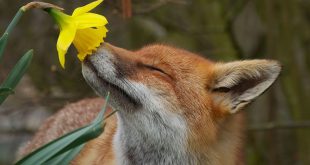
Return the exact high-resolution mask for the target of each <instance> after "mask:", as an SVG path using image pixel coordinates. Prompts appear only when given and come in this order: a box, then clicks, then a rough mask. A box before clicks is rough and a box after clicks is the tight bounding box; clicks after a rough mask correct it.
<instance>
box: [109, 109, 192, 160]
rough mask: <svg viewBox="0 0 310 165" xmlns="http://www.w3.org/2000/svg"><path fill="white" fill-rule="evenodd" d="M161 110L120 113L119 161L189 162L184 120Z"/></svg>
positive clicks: (116, 144)
mask: <svg viewBox="0 0 310 165" xmlns="http://www.w3.org/2000/svg"><path fill="white" fill-rule="evenodd" d="M161 112H162V111H161ZM161 112H160V111H158V109H157V110H154V109H153V110H151V109H148V110H145V109H140V110H136V111H135V112H133V111H131V112H130V114H128V113H129V112H124V111H121V112H118V114H117V117H118V124H117V125H118V127H117V132H116V135H115V137H114V147H115V148H114V149H115V154H116V160H117V161H118V162H117V164H125V165H128V164H180V165H182V164H189V162H190V158H189V157H190V156H189V154H188V153H187V152H186V125H185V121H183V120H182V118H180V117H179V116H177V115H176V116H173V114H161ZM167 115H168V116H169V117H168V116H167Z"/></svg>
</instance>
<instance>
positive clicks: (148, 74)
mask: <svg viewBox="0 0 310 165" xmlns="http://www.w3.org/2000/svg"><path fill="white" fill-rule="evenodd" d="M102 47H103V48H102V49H104V50H105V51H106V52H105V53H107V52H108V53H109V54H110V55H113V57H114V58H115V59H116V61H115V63H116V64H115V65H116V66H115V67H116V70H117V71H118V72H121V76H123V77H125V78H124V79H125V80H126V81H129V82H138V83H140V84H143V85H145V86H146V87H147V88H148V89H150V91H156V92H158V91H161V94H159V95H156V97H158V98H160V99H162V101H163V105H166V104H167V107H166V108H165V109H160V110H161V111H166V112H165V113H164V114H166V113H168V114H176V115H177V116H181V117H182V120H184V121H185V123H186V125H185V126H186V128H187V129H186V132H185V134H186V142H185V144H186V145H185V146H184V148H185V149H186V153H187V154H188V155H189V157H193V162H196V163H197V164H225V165H227V164H235V163H237V161H238V155H239V150H240V149H241V148H242V135H243V131H244V125H245V124H244V117H243V114H242V113H238V114H235V115H232V114H233V113H235V112H237V111H239V110H241V109H243V108H244V106H245V105H247V104H248V103H249V102H251V101H252V100H253V99H254V98H256V97H257V96H258V95H260V94H261V93H262V92H263V91H265V90H266V89H267V88H268V87H269V86H270V85H271V84H272V83H273V82H274V80H275V78H276V77H277V76H278V74H279V72H280V66H279V64H278V63H277V62H274V61H269V60H252V61H250V60H249V61H239V62H232V63H227V64H226V63H215V62H212V61H210V60H207V59H205V58H202V57H200V56H198V55H195V54H193V53H190V52H188V51H185V50H181V49H177V48H173V47H169V46H165V45H152V46H148V47H145V48H143V49H141V50H138V51H129V50H125V49H121V48H118V47H115V46H112V45H109V44H105V45H103V46H102ZM94 56H100V54H99V55H94ZM98 59H99V60H100V58H98ZM89 62H90V63H91V60H90V61H89ZM113 65H114V64H113ZM93 67H95V68H96V67H98V66H96V65H94V66H93ZM97 69H98V68H97ZM94 75H95V76H98V75H100V70H99V71H98V70H97V72H96V74H94ZM84 76H85V75H84ZM86 76H87V75H86ZM98 77H99V78H102V77H100V76H98ZM86 79H87V78H86ZM88 79H89V78H88ZM96 82H97V81H96ZM156 92H155V94H157V93H156ZM112 94H113V92H112ZM129 95H131V93H129ZM112 97H113V96H112ZM116 102H117V101H116ZM102 104H103V101H102V100H101V99H88V100H85V101H82V102H79V103H76V104H72V105H69V106H67V107H66V108H64V109H63V110H61V111H60V112H58V113H57V114H55V115H54V116H52V117H51V118H50V119H48V120H47V122H46V123H45V124H44V125H43V126H42V127H41V128H40V129H39V132H38V133H37V134H36V136H35V137H34V139H33V140H32V141H31V142H30V143H29V144H28V145H27V146H26V147H25V148H24V150H23V151H22V155H25V154H26V153H29V152H30V151H32V150H33V149H35V148H37V147H38V146H40V145H42V144H44V143H46V142H48V141H50V140H52V139H54V138H56V137H58V136H60V135H62V134H64V133H65V132H68V131H69V130H72V129H74V128H77V127H79V126H81V125H84V124H86V123H87V122H89V121H91V119H93V118H94V116H95V114H97V113H98V109H99V107H100V106H99V105H102ZM141 104H142V103H141ZM74 107H75V108H74ZM85 107H89V108H86V109H85ZM76 114H78V115H76ZM67 118H70V120H72V121H74V122H69V123H68V121H66V120H64V119H67ZM59 120H60V121H59ZM118 120H120V118H117V117H116V116H113V117H111V118H109V119H108V120H107V125H106V127H105V131H104V133H103V134H102V135H100V137H98V138H96V139H94V140H92V141H90V142H88V143H87V144H86V146H85V147H84V148H83V150H82V151H81V152H80V154H79V155H78V156H77V157H76V158H75V160H74V161H72V164H94V165H97V164H98V165H99V164H116V161H117V160H116V154H118V153H117V152H116V151H115V150H114V149H115V147H114V146H113V145H114V143H113V140H114V138H115V136H116V135H115V133H116V130H117V129H118V127H119V126H118V125H117V121H118ZM51 130H55V131H51ZM47 136H48V137H49V138H47Z"/></svg>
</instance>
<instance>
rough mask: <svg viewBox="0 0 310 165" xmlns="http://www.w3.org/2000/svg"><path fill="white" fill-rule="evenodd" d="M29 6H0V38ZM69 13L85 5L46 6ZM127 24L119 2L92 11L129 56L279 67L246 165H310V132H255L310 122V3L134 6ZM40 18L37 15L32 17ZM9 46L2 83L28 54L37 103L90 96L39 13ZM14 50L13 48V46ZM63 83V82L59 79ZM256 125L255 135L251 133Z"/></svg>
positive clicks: (183, 0)
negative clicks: (194, 57) (175, 50)
mask: <svg viewBox="0 0 310 165" xmlns="http://www.w3.org/2000/svg"><path fill="white" fill-rule="evenodd" d="M26 2H28V0H25V1H18V0H10V1H9V0H2V1H0V16H1V20H0V31H4V28H5V26H6V24H7V22H9V20H10V19H11V18H12V16H13V15H14V11H16V10H17V9H18V8H19V7H20V6H21V5H22V4H25V3H26ZM47 2H51V3H55V4H58V5H59V6H62V7H64V8H65V9H68V10H67V12H69V13H70V12H71V11H72V9H74V8H76V7H77V6H81V5H83V4H86V3H88V2H90V0H87V1H86V0H85V1H84V0H83V1H74V3H72V2H69V0H53V1H52V0H49V1H47ZM132 3H133V4H132V12H133V15H132V17H131V18H127V19H124V18H123V15H122V7H121V6H122V5H121V0H115V1H110V0H105V2H104V3H103V5H101V7H99V8H97V9H96V10H97V11H96V12H98V13H102V14H104V15H105V16H106V17H107V18H108V20H109V25H108V29H109V33H108V35H107V39H106V41H107V42H109V43H112V44H114V45H117V46H119V47H123V48H127V49H139V48H140V47H142V46H144V45H147V44H152V43H156V42H160V43H165V44H169V45H173V46H176V47H181V48H184V49H187V50H190V51H193V52H196V53H198V54H201V55H202V56H205V57H207V58H210V59H212V60H221V61H229V60H234V59H246V58H247V59H248V58H271V59H276V60H279V61H280V62H281V63H282V65H283V72H282V75H281V77H280V79H279V81H277V83H276V84H275V85H274V86H273V87H272V88H271V89H270V90H269V91H268V92H267V93H266V94H265V95H263V96H262V97H261V98H260V99H259V100H257V101H256V102H255V103H253V105H252V106H251V108H250V109H249V110H248V111H247V113H248V119H249V120H248V125H249V131H248V142H247V144H246V145H245V146H246V147H245V149H244V151H245V153H244V156H243V157H244V159H245V161H246V164H288V165H291V164H310V157H309V155H310V140H309V139H310V130H309V126H308V127H307V128H306V127H302V128H299V127H294V129H289V128H285V127H282V128H281V129H277V128H273V127H272V128H270V129H260V126H261V125H263V124H264V123H276V124H277V123H288V122H289V123H294V122H296V121H304V120H310V103H309V100H310V96H309V95H310V75H309V74H310V45H309V44H310V0H195V1H194V0H149V1H138V0H132ZM38 12H40V13H38ZM20 23H21V25H20V26H19V28H16V30H15V31H14V34H13V35H12V36H11V39H10V40H11V42H9V43H8V48H9V49H8V50H7V53H8V54H10V55H11V56H9V57H8V56H6V57H4V59H3V60H4V61H6V63H4V64H3V65H1V70H0V76H2V75H3V74H4V73H7V70H6V68H11V67H12V66H13V65H14V62H13V61H16V60H17V59H18V58H19V56H18V55H19V54H20V53H21V52H22V51H23V50H25V49H26V48H29V47H32V48H34V49H35V50H36V52H37V53H36V54H37V56H35V57H34V58H33V65H31V66H30V68H29V74H30V76H31V78H32V81H33V83H34V84H35V86H36V88H37V89H39V90H40V91H41V97H42V99H41V101H42V103H45V102H46V104H48V105H49V106H52V105H51V103H50V102H49V101H48V100H50V99H56V100H57V103H59V102H65V101H67V100H77V99H80V98H84V97H87V96H90V95H93V92H92V90H91V89H90V88H89V87H88V86H87V84H86V83H85V81H84V80H83V78H82V75H81V73H80V70H81V68H80V65H79V62H78V61H77V60H76V58H75V54H76V52H74V50H73V49H71V50H70V51H69V52H68V54H67V56H69V58H67V59H68V60H67V64H68V65H67V66H68V67H67V68H66V70H62V69H61V67H60V66H59V64H58V61H57V52H56V49H55V45H56V39H57V38H56V37H57V36H58V35H57V34H58V31H57V29H56V28H55V27H54V26H53V22H52V20H51V19H49V17H47V16H46V15H44V14H42V13H41V11H32V12H29V13H27V17H25V18H24V19H22V20H21V22H20ZM15 43H18V44H15ZM64 77H65V78H64ZM253 125H255V126H257V127H255V129H253V128H252V127H251V126H253Z"/></svg>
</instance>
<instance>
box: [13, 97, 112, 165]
mask: <svg viewBox="0 0 310 165" xmlns="http://www.w3.org/2000/svg"><path fill="white" fill-rule="evenodd" d="M109 97H110V95H109V93H108V95H107V96H106V99H105V100H106V102H105V105H104V107H103V108H102V110H101V112H100V113H99V114H98V116H97V117H96V119H95V120H93V122H92V123H91V124H89V125H87V126H84V127H82V128H79V129H77V130H75V131H73V132H70V133H68V134H66V135H64V136H62V137H60V138H58V139H56V140H53V141H51V142H50V143H48V144H46V145H44V146H42V147H40V148H39V149H37V150H35V151H34V152H32V153H30V154H29V155H27V156H25V157H24V158H22V159H21V160H20V161H18V162H17V163H16V165H33V164H43V163H52V162H53V160H54V161H59V160H63V159H64V158H65V156H64V155H67V156H68V155H71V154H72V155H73V153H78V151H80V150H81V149H82V147H79V146H81V145H82V144H84V143H85V142H87V141H89V140H91V139H94V138H96V137H98V136H99V135H100V134H101V133H102V132H103V130H104V126H105V124H103V121H104V113H105V112H106V109H107V102H108V100H109ZM69 151H70V152H69Z"/></svg>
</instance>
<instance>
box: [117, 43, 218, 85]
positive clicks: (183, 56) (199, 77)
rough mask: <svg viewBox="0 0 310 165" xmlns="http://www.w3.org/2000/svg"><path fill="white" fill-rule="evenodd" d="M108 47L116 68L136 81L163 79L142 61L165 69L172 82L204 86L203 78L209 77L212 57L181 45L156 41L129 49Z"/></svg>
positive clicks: (204, 79)
mask: <svg viewBox="0 0 310 165" xmlns="http://www.w3.org/2000/svg"><path fill="white" fill-rule="evenodd" d="M112 51H113V53H115V56H116V62H115V66H116V68H117V71H118V72H120V74H121V75H123V76H124V75H125V76H126V78H127V79H131V80H134V81H137V82H144V81H148V80H152V81H154V79H157V80H158V81H162V80H163V79H162V78H163V76H159V75H158V74H156V73H154V72H150V70H148V69H147V68H145V65H147V66H152V67H155V68H158V69H160V70H162V71H163V72H165V73H166V74H167V75H169V77H170V78H171V79H172V81H168V82H170V83H174V84H173V85H174V86H175V85H178V84H175V83H181V82H184V83H189V84H192V85H195V84H196V85H197V84H199V83H203V84H201V85H203V86H207V84H206V83H208V81H206V80H207V79H209V78H211V77H212V67H213V65H214V63H213V62H212V61H210V60H208V59H205V58H202V57H200V56H199V55H196V54H194V53H191V52H188V51H186V50H183V49H178V48H174V47H171V46H166V45H160V44H156V45H150V46H146V47H143V48H142V49H140V50H137V51H132V52H131V51H121V50H118V49H117V48H116V49H114V48H113V47H112ZM164 82H167V81H164ZM145 83H147V82H145ZM158 85H160V84H158ZM192 85H191V86H192Z"/></svg>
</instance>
